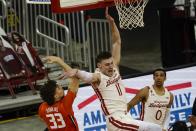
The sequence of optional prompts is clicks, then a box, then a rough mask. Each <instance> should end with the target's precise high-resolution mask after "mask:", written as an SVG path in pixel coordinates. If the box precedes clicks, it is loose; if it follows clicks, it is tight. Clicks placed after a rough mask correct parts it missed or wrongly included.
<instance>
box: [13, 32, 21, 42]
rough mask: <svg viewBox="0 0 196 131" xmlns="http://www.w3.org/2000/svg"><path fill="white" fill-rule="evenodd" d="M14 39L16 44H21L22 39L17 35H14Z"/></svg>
mask: <svg viewBox="0 0 196 131" xmlns="http://www.w3.org/2000/svg"><path fill="white" fill-rule="evenodd" d="M13 39H14V40H15V41H16V42H19V41H20V38H19V36H18V35H15V34H13Z"/></svg>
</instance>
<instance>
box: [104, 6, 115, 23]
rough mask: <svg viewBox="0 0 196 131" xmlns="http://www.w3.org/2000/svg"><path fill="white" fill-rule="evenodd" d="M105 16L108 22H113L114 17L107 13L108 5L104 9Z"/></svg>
mask: <svg viewBox="0 0 196 131" xmlns="http://www.w3.org/2000/svg"><path fill="white" fill-rule="evenodd" d="M105 17H106V19H107V20H108V21H109V22H110V23H112V22H114V19H113V18H112V17H111V16H110V15H109V13H108V7H106V9H105Z"/></svg>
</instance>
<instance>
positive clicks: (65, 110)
mask: <svg viewBox="0 0 196 131" xmlns="http://www.w3.org/2000/svg"><path fill="white" fill-rule="evenodd" d="M48 60H49V59H48ZM49 61H50V62H54V61H52V60H49ZM58 64H60V65H61V66H62V67H63V68H64V70H69V69H71V68H70V67H69V66H68V65H66V64H64V63H60V62H59V63H58ZM71 80H72V81H71V82H70V84H69V86H68V92H67V94H66V95H65V96H64V90H63V88H62V87H61V86H60V85H58V84H57V83H56V81H53V80H49V81H48V82H47V83H46V84H45V85H44V86H43V87H42V88H41V89H40V95H41V97H42V99H43V100H44V102H43V103H42V104H41V105H40V107H39V116H40V118H41V119H42V120H43V121H44V122H45V123H46V125H47V127H48V129H49V131H78V130H79V129H78V124H77V121H76V119H75V117H74V112H73V108H72V105H73V102H74V99H75V97H76V93H77V91H78V87H79V80H78V79H77V78H75V77H73V78H71Z"/></svg>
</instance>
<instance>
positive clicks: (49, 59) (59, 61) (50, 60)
mask: <svg viewBox="0 0 196 131" xmlns="http://www.w3.org/2000/svg"><path fill="white" fill-rule="evenodd" d="M46 60H47V62H48V63H57V64H59V65H60V66H61V67H62V68H63V69H64V70H65V71H69V70H71V69H72V68H71V67H70V66H69V65H68V64H66V63H65V62H64V61H63V60H62V59H61V58H60V57H57V56H47V57H46Z"/></svg>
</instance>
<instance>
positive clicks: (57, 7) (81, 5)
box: [51, 0, 114, 13]
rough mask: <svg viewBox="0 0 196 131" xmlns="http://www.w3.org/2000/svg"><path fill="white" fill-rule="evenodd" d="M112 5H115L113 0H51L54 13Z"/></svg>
mask: <svg viewBox="0 0 196 131" xmlns="http://www.w3.org/2000/svg"><path fill="white" fill-rule="evenodd" d="M111 5H114V1H113V0H51V7H52V11H53V12H54V13H66V12H67V13H68V12H74V11H81V10H90V9H96V8H105V7H106V6H111Z"/></svg>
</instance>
